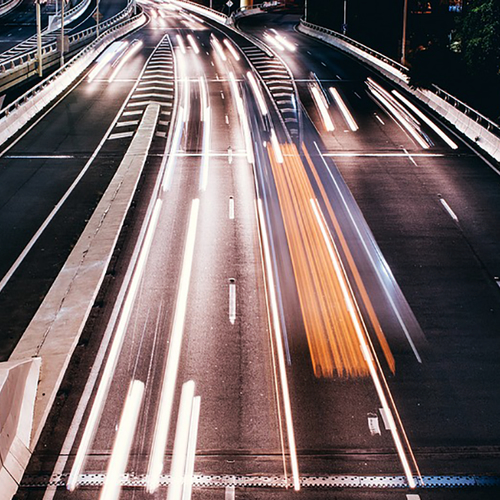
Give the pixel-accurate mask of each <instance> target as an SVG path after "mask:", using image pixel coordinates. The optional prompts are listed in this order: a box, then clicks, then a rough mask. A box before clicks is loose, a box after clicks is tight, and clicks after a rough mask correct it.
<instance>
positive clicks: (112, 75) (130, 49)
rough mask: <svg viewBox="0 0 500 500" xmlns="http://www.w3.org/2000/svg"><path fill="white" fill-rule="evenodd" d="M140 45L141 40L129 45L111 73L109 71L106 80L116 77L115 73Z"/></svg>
mask: <svg viewBox="0 0 500 500" xmlns="http://www.w3.org/2000/svg"><path fill="white" fill-rule="evenodd" d="M142 45H143V43H142V40H138V41H137V42H136V43H134V44H133V45H131V46H130V48H129V50H128V51H127V52H126V53H125V54H124V55H123V56H122V57H121V59H120V62H119V63H118V65H117V66H116V68H115V70H114V71H113V73H111V76H110V77H109V79H108V82H112V81H113V80H114V79H115V78H116V75H117V74H118V73H119V71H120V70H121V69H122V68H123V66H124V65H125V63H126V62H127V61H128V60H129V59H130V58H131V57H132V56H133V55H134V54H135V53H136V52H137V51H138V50H139V49H140V48H141V47H142Z"/></svg>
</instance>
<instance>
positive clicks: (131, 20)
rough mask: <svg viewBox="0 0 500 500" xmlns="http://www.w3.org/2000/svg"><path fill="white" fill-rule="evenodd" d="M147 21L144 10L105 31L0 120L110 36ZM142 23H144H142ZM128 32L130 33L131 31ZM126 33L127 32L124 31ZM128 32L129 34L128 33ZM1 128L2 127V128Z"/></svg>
mask: <svg viewBox="0 0 500 500" xmlns="http://www.w3.org/2000/svg"><path fill="white" fill-rule="evenodd" d="M144 19H145V14H144V12H142V10H141V11H140V12H139V13H138V14H136V15H135V16H133V17H130V18H129V19H127V20H125V21H122V22H120V23H118V24H115V25H113V26H111V27H108V28H107V29H106V30H105V31H103V32H101V34H100V35H99V37H98V38H97V39H96V40H94V41H93V42H92V43H90V44H89V45H87V47H85V48H84V49H83V50H81V51H80V52H79V53H78V54H77V55H76V56H74V57H73V58H72V59H70V60H69V61H68V62H67V63H66V64H65V65H64V66H62V67H61V68H59V69H58V70H57V71H55V72H54V73H53V74H52V75H51V76H49V77H48V78H46V79H45V80H43V81H42V82H40V83H39V84H38V85H35V86H34V87H33V88H32V89H30V90H28V91H27V92H26V93H25V94H23V95H22V96H21V97H19V98H18V99H16V100H15V101H13V102H12V103H11V104H9V105H8V106H6V107H5V108H3V109H1V110H0V120H2V119H3V118H5V117H7V116H8V115H9V114H10V113H12V112H13V111H15V110H17V109H18V108H20V107H21V106H22V105H23V104H25V103H27V102H28V101H29V100H30V99H32V98H33V97H34V96H36V95H37V94H38V93H40V92H41V91H42V90H44V89H46V88H47V87H49V86H50V85H52V84H54V83H56V81H57V79H58V78H60V77H61V76H62V75H63V74H64V73H66V72H67V71H68V70H70V69H71V68H72V67H74V66H75V65H76V64H78V63H79V62H80V61H82V59H84V58H85V57H86V56H87V55H89V53H90V52H92V51H94V50H96V49H98V48H99V47H98V46H99V45H100V44H101V43H102V42H105V41H106V39H107V38H108V37H109V35H112V34H115V35H116V36H115V38H118V36H122V35H121V34H120V33H118V34H117V33H116V32H117V31H120V30H122V28H125V27H127V28H130V30H132V29H134V28H135V27H136V26H132V27H131V26H130V25H132V24H135V25H137V27H138V26H140V25H141V24H142V23H143V22H144ZM140 21H142V22H140ZM130 30H128V31H130ZM122 31H124V33H125V30H122ZM128 31H127V32H128ZM0 128H1V127H0Z"/></svg>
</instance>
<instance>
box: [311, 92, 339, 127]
mask: <svg viewBox="0 0 500 500" xmlns="http://www.w3.org/2000/svg"><path fill="white" fill-rule="evenodd" d="M310 89H311V95H312V96H313V99H314V102H315V103H316V107H317V108H318V111H319V113H320V115H321V119H322V120H323V125H324V126H325V129H326V131H327V132H333V131H334V130H335V127H334V125H333V121H332V118H331V116H330V113H329V112H328V105H327V104H326V99H325V96H324V95H323V93H322V92H320V90H319V89H318V87H317V86H316V85H312V86H311V87H310Z"/></svg>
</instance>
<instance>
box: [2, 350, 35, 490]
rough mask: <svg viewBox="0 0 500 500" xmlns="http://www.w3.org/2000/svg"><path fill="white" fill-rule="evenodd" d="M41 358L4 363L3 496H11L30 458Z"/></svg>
mask: <svg viewBox="0 0 500 500" xmlns="http://www.w3.org/2000/svg"><path fill="white" fill-rule="evenodd" d="M40 365H41V359H40V358H28V359H25V360H20V361H7V362H5V363H0V467H1V468H0V496H1V498H5V499H7V498H11V497H12V496H13V495H14V493H15V492H16V490H17V487H18V484H19V482H20V481H21V478H22V476H23V473H24V468H25V464H26V463H27V461H28V460H29V457H30V439H31V428H32V425H33V408H34V404H35V396H36V391H37V387H38V377H39V373H40Z"/></svg>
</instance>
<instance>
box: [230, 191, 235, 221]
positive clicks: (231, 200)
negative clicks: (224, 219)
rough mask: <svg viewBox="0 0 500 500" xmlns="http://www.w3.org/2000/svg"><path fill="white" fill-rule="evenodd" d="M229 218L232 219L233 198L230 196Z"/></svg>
mask: <svg viewBox="0 0 500 500" xmlns="http://www.w3.org/2000/svg"><path fill="white" fill-rule="evenodd" d="M229 218H230V219H231V220H232V219H234V198H233V197H232V196H230V197H229Z"/></svg>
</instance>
